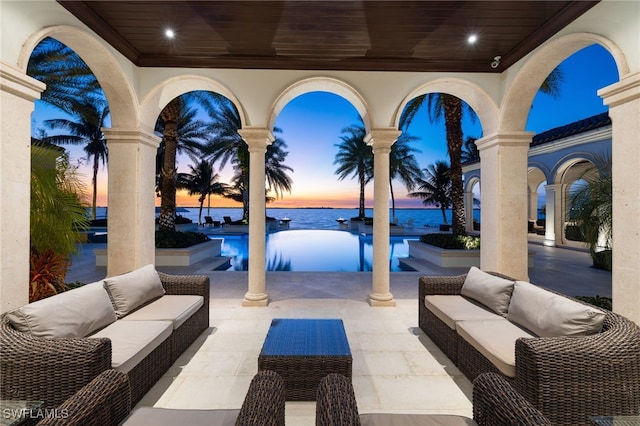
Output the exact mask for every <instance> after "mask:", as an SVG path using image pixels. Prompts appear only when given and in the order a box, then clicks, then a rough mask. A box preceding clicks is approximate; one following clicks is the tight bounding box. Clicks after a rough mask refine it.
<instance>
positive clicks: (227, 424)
mask: <svg viewBox="0 0 640 426" xmlns="http://www.w3.org/2000/svg"><path fill="white" fill-rule="evenodd" d="M239 414H240V410H237V409H215V410H195V409H188V410H186V409H184V410H182V409H174V408H158V407H139V408H136V409H135V410H134V411H133V413H131V415H129V417H127V418H126V419H125V421H124V423H123V424H122V426H151V425H153V426H176V425H188V426H213V425H216V426H234V425H235V424H236V419H237V418H238V415H239Z"/></svg>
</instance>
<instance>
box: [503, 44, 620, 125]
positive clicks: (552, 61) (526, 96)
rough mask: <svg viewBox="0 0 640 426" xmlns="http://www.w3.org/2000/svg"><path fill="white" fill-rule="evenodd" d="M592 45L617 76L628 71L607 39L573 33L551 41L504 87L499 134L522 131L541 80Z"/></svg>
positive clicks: (528, 60)
mask: <svg viewBox="0 0 640 426" xmlns="http://www.w3.org/2000/svg"><path fill="white" fill-rule="evenodd" d="M592 44H599V45H601V46H602V47H604V48H605V49H606V50H607V51H608V52H609V53H610V54H611V55H612V56H613V59H614V60H615V62H616V66H617V68H618V75H619V76H623V75H625V74H627V73H628V72H629V65H628V63H627V60H626V57H625V56H624V54H623V52H622V50H621V49H620V48H619V47H618V46H617V45H616V44H615V43H613V42H612V41H611V40H609V39H608V38H605V37H603V36H600V35H597V34H591V33H576V34H570V35H567V36H563V37H560V38H557V39H555V40H552V41H550V42H548V43H546V44H544V45H543V46H541V47H540V48H539V49H538V50H537V51H536V52H535V53H533V54H532V55H531V56H530V57H529V58H528V59H527V60H526V62H525V63H524V64H523V66H522V68H521V69H520V70H519V71H518V72H517V74H516V76H515V78H514V79H513V81H512V82H511V84H510V85H509V87H508V88H507V90H506V94H505V96H504V98H503V101H502V105H501V107H500V131H502V132H504V131H522V130H524V128H525V126H526V123H527V118H528V117H529V111H530V109H531V104H532V102H533V99H534V97H535V95H536V93H537V92H538V89H539V88H540V85H541V84H542V82H543V81H544V79H545V78H546V77H547V76H548V75H549V73H551V71H553V69H554V68H555V67H557V66H558V65H559V64H560V63H562V61H564V60H565V59H566V58H568V57H569V56H571V55H573V54H574V53H576V52H577V51H578V50H581V49H583V48H585V47H587V46H590V45H592Z"/></svg>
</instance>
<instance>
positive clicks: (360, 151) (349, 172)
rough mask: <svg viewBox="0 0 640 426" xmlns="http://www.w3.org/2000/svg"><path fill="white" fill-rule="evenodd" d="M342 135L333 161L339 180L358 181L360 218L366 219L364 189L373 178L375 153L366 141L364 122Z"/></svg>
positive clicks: (352, 126) (351, 127)
mask: <svg viewBox="0 0 640 426" xmlns="http://www.w3.org/2000/svg"><path fill="white" fill-rule="evenodd" d="M342 133H343V134H342V135H341V136H340V139H342V142H341V143H339V144H336V145H335V146H337V147H338V153H337V154H336V157H335V160H334V161H333V164H334V165H338V168H337V169H336V171H335V174H336V175H338V180H343V179H344V178H346V177H349V176H353V177H356V178H357V179H358V184H359V185H360V198H359V204H358V217H360V218H364V217H365V211H364V188H365V186H366V185H367V183H368V182H369V181H370V180H371V178H372V177H373V151H372V150H371V147H370V146H369V145H367V144H366V142H365V141H364V138H365V136H366V131H365V129H364V123H363V122H362V120H360V123H359V124H354V125H351V126H349V127H345V128H344V129H342Z"/></svg>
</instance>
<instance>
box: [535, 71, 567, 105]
mask: <svg viewBox="0 0 640 426" xmlns="http://www.w3.org/2000/svg"><path fill="white" fill-rule="evenodd" d="M563 82H564V72H563V71H562V68H561V67H560V65H558V66H557V67H555V68H554V69H553V71H551V73H550V74H549V75H548V76H547V78H545V79H544V81H543V82H542V84H541V85H540V89H539V90H540V92H542V93H544V94H545V95H549V96H553V97H554V98H557V97H558V96H559V95H560V89H561V87H562V83H563Z"/></svg>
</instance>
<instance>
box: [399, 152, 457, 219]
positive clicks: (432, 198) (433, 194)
mask: <svg viewBox="0 0 640 426" xmlns="http://www.w3.org/2000/svg"><path fill="white" fill-rule="evenodd" d="M450 171H451V169H450V168H449V165H448V164H447V163H446V162H445V161H436V162H435V164H431V165H430V166H429V167H427V168H426V169H424V176H425V179H420V180H419V181H418V188H419V189H420V190H419V191H416V192H410V193H409V194H408V195H409V197H412V198H422V203H423V204H424V205H425V206H428V205H435V206H437V207H440V211H441V212H442V221H443V222H444V224H445V225H447V224H448V222H447V215H446V210H447V209H448V208H449V206H450V205H451V203H452V199H451V172H450Z"/></svg>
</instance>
